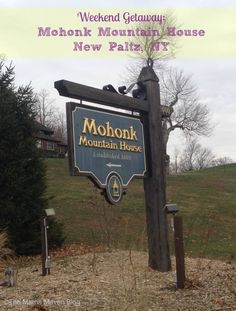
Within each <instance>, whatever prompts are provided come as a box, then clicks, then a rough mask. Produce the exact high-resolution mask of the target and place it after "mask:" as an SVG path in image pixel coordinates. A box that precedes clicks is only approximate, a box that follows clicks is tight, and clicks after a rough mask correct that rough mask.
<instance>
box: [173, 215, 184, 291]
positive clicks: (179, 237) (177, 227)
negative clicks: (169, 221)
mask: <svg viewBox="0 0 236 311" xmlns="http://www.w3.org/2000/svg"><path fill="white" fill-rule="evenodd" d="M174 240H175V259H176V278H177V284H176V287H177V288H184V285H185V262H184V242H183V219H182V217H181V216H174Z"/></svg>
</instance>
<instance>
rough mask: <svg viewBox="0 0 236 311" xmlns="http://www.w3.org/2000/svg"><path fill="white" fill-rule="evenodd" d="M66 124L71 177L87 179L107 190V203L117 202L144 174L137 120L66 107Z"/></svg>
mask: <svg viewBox="0 0 236 311" xmlns="http://www.w3.org/2000/svg"><path fill="white" fill-rule="evenodd" d="M67 120H68V122H67V124H68V138H69V150H70V152H69V162H70V168H71V174H72V175H85V176H89V177H90V178H91V179H92V180H93V181H94V182H95V183H96V185H97V186H98V187H99V188H104V189H107V198H108V199H109V202H110V203H112V204H116V203H118V202H120V200H121V198H122V195H123V189H125V188H127V186H128V184H129V182H130V181H131V180H132V179H133V178H134V177H143V176H144V174H145V172H146V159H145V146H144V135H143V125H142V123H141V121H140V119H139V118H135V117H132V116H128V115H124V114H118V113H114V112H111V111H107V110H101V109H96V108H94V107H86V106H84V105H83V106H81V105H78V104H76V103H67ZM108 184H109V185H108ZM112 189H113V191H111V190H112ZM114 189H115V190H114Z"/></svg>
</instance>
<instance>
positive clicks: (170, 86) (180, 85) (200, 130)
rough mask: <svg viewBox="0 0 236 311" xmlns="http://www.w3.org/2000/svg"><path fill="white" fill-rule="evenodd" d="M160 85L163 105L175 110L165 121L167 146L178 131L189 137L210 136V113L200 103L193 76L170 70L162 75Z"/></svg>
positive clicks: (164, 132) (164, 131) (164, 128)
mask: <svg viewBox="0 0 236 311" xmlns="http://www.w3.org/2000/svg"><path fill="white" fill-rule="evenodd" d="M160 83H161V98H162V103H163V104H164V105H167V106H170V107H172V108H173V112H172V113H171V115H170V116H169V117H168V118H165V119H164V120H163V135H164V143H165V146H166V145H167V142H168V139H169V136H170V133H171V132H172V131H174V130H176V129H180V130H183V131H184V132H185V134H189V135H193V134H196V135H203V136H208V135H209V134H210V133H211V131H212V126H211V124H210V112H209V109H208V107H207V106H206V105H204V104H202V103H201V102H200V100H199V98H198V94H197V89H196V86H195V85H194V83H193V81H192V79H191V76H187V75H185V74H184V72H183V71H182V70H180V71H179V70H175V69H169V70H168V71H166V72H165V73H164V72H162V74H161V75H160Z"/></svg>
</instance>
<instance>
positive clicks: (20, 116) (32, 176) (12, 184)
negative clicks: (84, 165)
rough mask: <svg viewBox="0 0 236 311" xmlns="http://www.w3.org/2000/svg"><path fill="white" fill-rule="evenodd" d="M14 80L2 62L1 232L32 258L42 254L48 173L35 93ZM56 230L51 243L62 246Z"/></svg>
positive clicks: (0, 117) (0, 89)
mask: <svg viewBox="0 0 236 311" xmlns="http://www.w3.org/2000/svg"><path fill="white" fill-rule="evenodd" d="M14 78H15V74H14V67H12V65H10V66H6V65H5V61H4V60H0V189H1V190H0V230H1V229H6V230H7V232H8V234H9V237H10V244H11V247H12V248H13V249H14V251H15V253H16V254H18V255H22V254H24V255H29V254H37V253H40V251H41V241H40V239H41V234H40V219H41V217H42V215H43V213H44V209H45V208H47V205H48V200H47V198H46V197H45V190H46V183H45V172H46V171H45V165H44V162H43V159H42V158H41V157H40V152H39V150H38V148H37V147H36V140H35V138H34V137H35V131H36V129H35V123H34V118H35V114H34V97H35V96H34V94H33V90H32V88H31V87H30V86H25V87H18V88H16V87H15V86H14ZM53 225H54V221H51V226H53ZM55 227H56V229H57V230H54V231H55V234H54V236H52V237H51V238H52V243H53V244H54V245H60V244H61V243H62V241H63V236H62V231H61V227H60V226H58V224H57V223H55Z"/></svg>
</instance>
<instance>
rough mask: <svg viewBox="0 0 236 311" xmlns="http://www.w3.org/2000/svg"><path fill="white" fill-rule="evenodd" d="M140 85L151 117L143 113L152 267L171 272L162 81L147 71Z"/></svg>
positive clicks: (150, 260) (140, 77)
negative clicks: (144, 88) (160, 86)
mask: <svg viewBox="0 0 236 311" xmlns="http://www.w3.org/2000/svg"><path fill="white" fill-rule="evenodd" d="M138 82H142V83H143V85H144V86H145V87H146V92H147V101H148V105H149V113H148V114H147V113H143V114H142V116H143V119H144V129H145V136H146V137H145V141H146V144H147V145H146V151H147V162H148V163H147V164H148V177H147V178H145V179H144V190H145V201H146V219H147V234H148V249H149V266H150V267H151V268H152V269H154V270H158V271H161V272H167V271H169V270H171V261H170V254H169V243H168V230H167V216H166V212H165V208H164V207H165V204H166V189H165V158H164V156H165V155H164V143H163V135H162V120H161V106H160V89H159V79H158V77H157V76H156V74H155V72H154V70H153V69H152V67H151V66H147V67H144V68H143V69H142V71H141V73H140V75H139V78H138Z"/></svg>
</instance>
